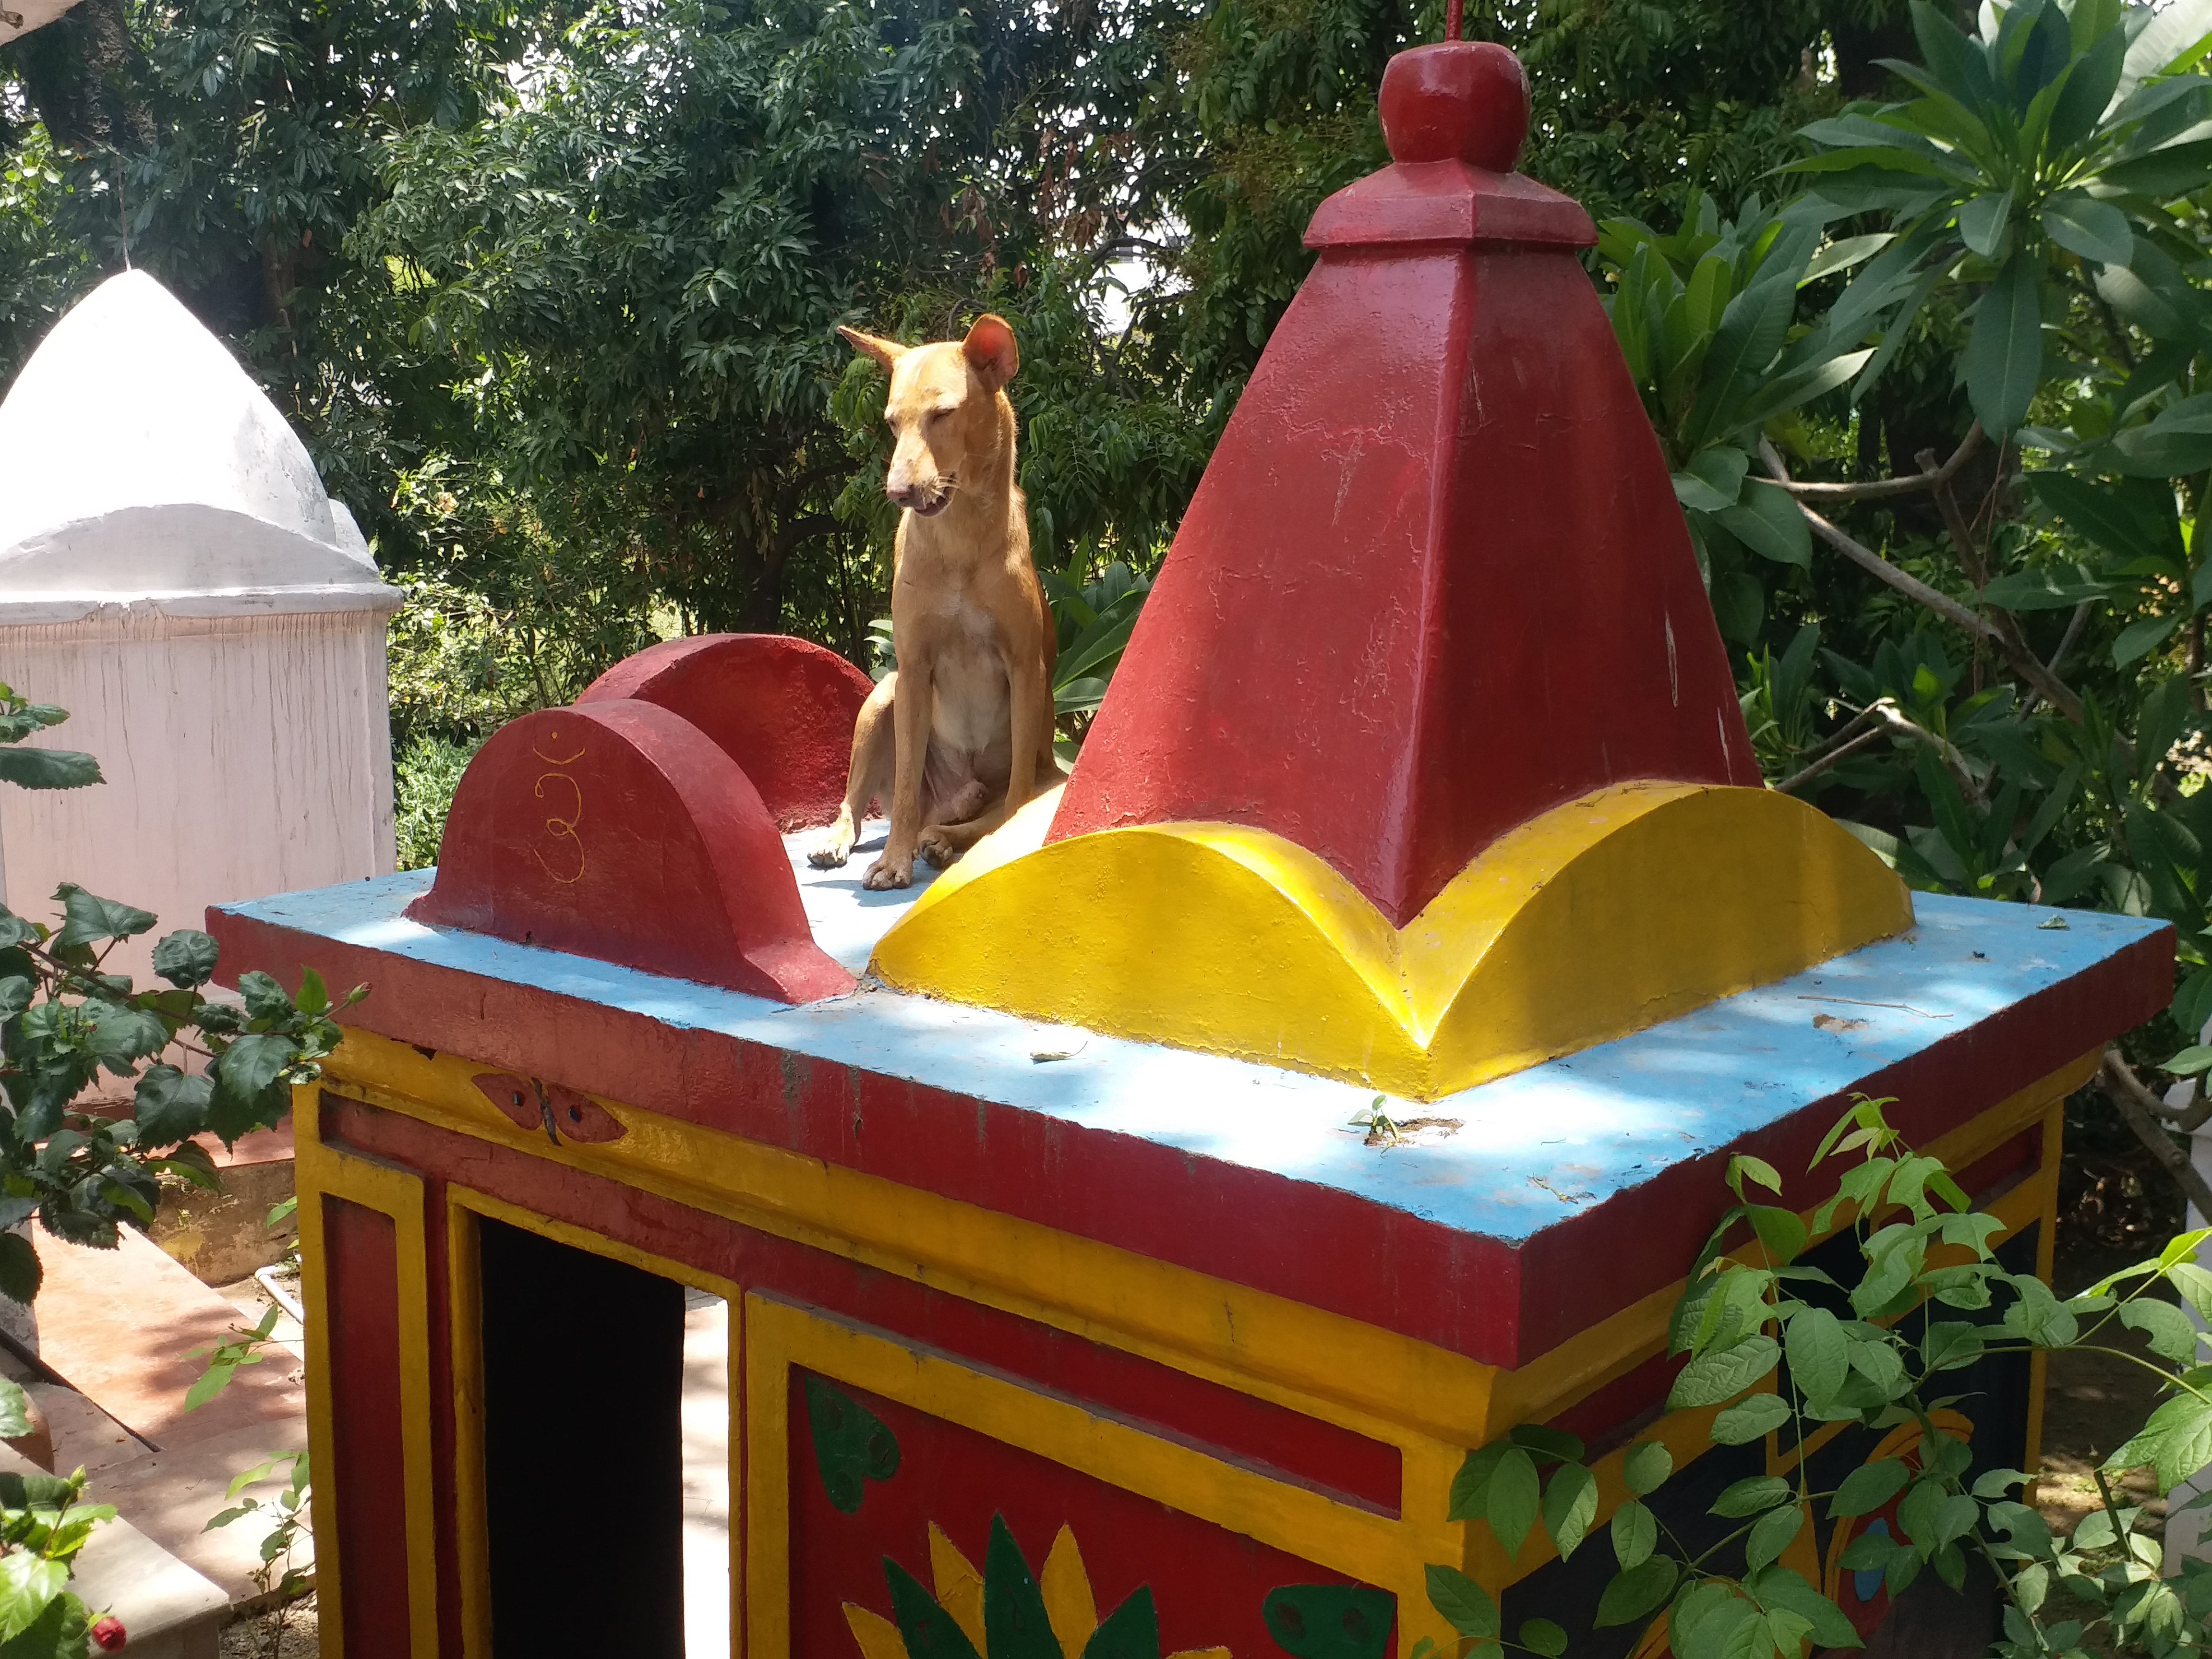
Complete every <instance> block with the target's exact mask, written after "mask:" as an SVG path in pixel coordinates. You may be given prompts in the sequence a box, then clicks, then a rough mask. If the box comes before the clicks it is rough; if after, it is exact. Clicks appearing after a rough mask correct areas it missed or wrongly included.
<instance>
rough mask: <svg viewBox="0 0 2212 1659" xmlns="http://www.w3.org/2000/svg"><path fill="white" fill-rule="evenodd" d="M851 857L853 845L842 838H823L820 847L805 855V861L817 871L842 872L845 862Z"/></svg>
mask: <svg viewBox="0 0 2212 1659" xmlns="http://www.w3.org/2000/svg"><path fill="white" fill-rule="evenodd" d="M852 855H853V843H852V842H850V841H848V840H847V839H846V838H845V837H844V836H825V837H823V841H822V842H821V844H820V845H818V846H817V847H816V848H814V849H813V851H811V852H810V853H809V854H807V855H806V861H807V862H808V863H809V864H811V865H812V866H814V867H815V868H816V869H817V870H842V869H843V868H844V867H845V860H847V859H848V858H850V857H852Z"/></svg>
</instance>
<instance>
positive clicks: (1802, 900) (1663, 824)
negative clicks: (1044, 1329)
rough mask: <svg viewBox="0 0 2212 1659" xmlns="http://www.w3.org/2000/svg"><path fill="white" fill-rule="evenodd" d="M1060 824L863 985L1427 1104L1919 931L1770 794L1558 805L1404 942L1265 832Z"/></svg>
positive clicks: (973, 870)
mask: <svg viewBox="0 0 2212 1659" xmlns="http://www.w3.org/2000/svg"><path fill="white" fill-rule="evenodd" d="M1057 804H1058V803H1057V797H1056V795H1055V794H1048V795H1045V796H1042V797H1040V798H1039V799H1036V800H1035V801H1032V802H1031V803H1030V805H1028V806H1026V807H1024V809H1023V810H1022V811H1020V812H1018V813H1017V814H1016V815H1015V816H1014V817H1013V818H1012V819H1011V820H1009V821H1008V823H1006V826H1005V827H1004V828H1002V829H1000V830H999V831H998V832H997V833H996V834H995V835H994V836H989V837H987V838H986V840H985V841H984V842H983V843H981V845H979V846H978V847H977V848H975V851H974V852H973V853H971V854H969V856H968V858H966V859H964V860H962V861H961V863H959V864H958V865H956V866H954V867H953V868H952V869H951V871H949V872H946V873H945V875H943V876H941V877H939V878H938V880H937V882H936V883H935V884H934V885H933V886H932V887H931V888H930V889H929V890H928V891H927V892H925V893H924V894H923V895H922V896H921V898H919V899H918V900H916V901H915V903H914V905H913V906H912V907H911V908H909V909H908V911H907V913H906V915H904V916H902V918H901V919H900V920H899V921H897V922H896V924H895V925H894V926H893V927H891V929H890V932H889V933H885V934H884V938H883V939H882V940H881V942H880V943H879V944H878V945H877V947H876V952H875V956H874V957H873V958H872V961H871V962H870V963H869V966H870V968H871V969H872V971H873V972H874V973H876V974H877V975H878V976H879V977H881V978H882V979H883V980H884V981H885V982H887V983H889V984H890V985H894V986H896V987H898V988H900V989H902V990H906V991H913V992H918V993H921V994H926V995H929V996H934V997H940V998H944V999H945V1000H949V1001H953V1002H963V1003H971V1004H975V1005H979V1006H985V1007H991V1008H999V1009H1003V1010H1005V1011H1006V1012H1011V1013H1016V1014H1020V1015H1023V1016H1024V1017H1027V1018H1037V1019H1048V1020H1056V1021H1060V1022H1064V1023H1066V1024H1073V1025H1081V1026H1085V1027H1087V1028H1088V1029H1090V1030H1097V1031H1109V1032H1113V1033H1115V1034H1116V1035H1119V1036H1132V1037H1138V1038H1142V1039H1145V1040H1146V1041H1151V1042H1165V1043H1169V1044H1172V1045H1174V1046H1176V1047H1178V1048H1195V1049H1200V1050H1202V1051H1205V1052H1207V1053H1212V1054H1235V1055H1237V1056H1240V1057H1242V1058H1244V1059H1249V1060H1261V1061H1265V1062H1267V1063H1268V1064H1270V1065H1278V1066H1291V1067H1295V1068H1297V1069H1298V1070H1302V1071H1309V1072H1316V1073H1321V1074H1322V1075H1323V1076H1327V1077H1335V1078H1342V1079H1347V1080H1349V1081H1353V1082H1358V1083H1362V1084H1366V1085H1372V1086H1374V1087H1376V1088H1380V1089H1383V1090H1386V1091H1389V1092H1391V1093H1394V1094H1397V1095H1401V1096H1404V1097H1410V1098H1413V1099H1423V1100H1428V1099H1434V1098H1436V1097H1437V1096H1439V1095H1443V1094H1448V1093H1450V1092H1452V1091H1455V1090H1459V1089H1463V1088H1468V1087H1470V1086H1472V1085H1475V1084H1478V1083H1481V1082H1485V1081H1486V1080H1488V1079H1492V1078H1496V1077H1502V1076H1504V1075H1505V1074H1506V1073H1511V1072H1516V1071H1520V1070H1522V1069H1525V1068H1526V1067H1528V1066H1533V1065H1535V1064H1537V1063H1539V1062H1541V1061H1542V1060H1547V1059H1550V1058H1552V1057H1553V1056H1555V1055H1559V1054H1570V1053H1572V1052H1574V1051H1575V1050H1577V1049H1580V1048H1588V1047H1589V1046H1590V1045H1591V1044H1593V1043H1596V1042H1605V1041H1607V1040H1608V1039H1610V1038H1613V1037H1617V1036H1624V1035H1626V1033H1628V1032H1631V1031H1636V1030H1643V1029H1644V1028H1645V1027H1647V1026H1650V1025H1654V1024H1658V1023H1659V1022H1660V1021H1662V1020H1666V1019H1671V1018H1674V1017H1675V1016H1677V1015H1680V1014H1682V1013H1686V1012H1689V1011H1690V1010H1691V1009H1693V1008H1697V1007H1700V1006H1704V1005H1705V1004H1706V1003H1709V1002H1711V1001H1714V1000H1717V999H1718V998H1720V997H1723V996H1728V995H1730V994H1734V993H1735V992H1737V991H1741V990H1745V989H1747V988H1748V987H1752V986H1754V985H1763V984H1766V983H1769V982H1771V981H1774V980H1778V979H1782V978H1784V977H1786V976H1788V975H1790V974H1793V973H1796V972H1797V971H1799V970H1800V969H1804V968H1808V967H1810V966H1812V965H1813V964H1814V963H1819V962H1825V961H1826V960H1827V959H1828V958H1830V957H1835V956H1838V955H1841V954H1842V953H1843V952H1844V951H1851V950H1856V949H1857V948H1858V947H1859V946H1861V945H1867V944H1869V943H1871V942H1872V941H1874V940H1875V939H1884V938H1887V937H1889V936H1890V935H1892V934H1894V933H1902V932H1903V931H1905V929H1906V928H1908V927H1911V925H1912V907H1911V900H1910V898H1909V896H1908V895H1907V893H1906V891H1905V885H1904V884H1903V883H1902V882H1900V881H1899V879H1898V878H1897V877H1896V876H1895V874H1893V872H1891V871H1889V870H1888V869H1887V868H1886V867H1885V866H1883V865H1882V863H1881V860H1879V859H1877V858H1876V857H1875V855H1874V854H1872V853H1871V852H1869V850H1868V849H1867V848H1865V847H1864V846H1863V845H1862V844H1861V843H1860V842H1857V840H1855V839H1854V838H1853V837H1852V836H1850V835H1849V834H1847V833H1846V832H1845V831H1844V830H1843V829H1840V828H1838V826H1837V824H1836V823H1835V822H1834V821H1833V820H1832V819H1831V818H1830V817H1828V816H1827V815H1826V813H1823V812H1820V811H1817V810H1816V809H1814V808H1813V807H1810V806H1808V805H1805V803H1803V802H1802V801H1800V800H1797V799H1795V798H1793V797H1791V796H1789V795H1784V794H1780V793H1776V792H1774V791H1772V790H1767V789H1739V788H1724V787H1712V786H1707V785H1698V784H1679V783H1650V782H1645V783H1630V784H1622V785H1619V786H1616V787H1612V788H1609V789H1603V790H1600V791H1598V792H1596V793H1594V794H1589V795H1585V796H1583V797H1582V798H1581V799H1577V800H1573V801H1570V802H1567V803H1566V804H1565V805H1561V806H1557V807H1554V808H1553V809H1552V810H1551V811H1548V812H1546V813H1543V814H1542V815H1541V816H1540V817H1536V818H1534V819H1533V820H1531V821H1530V822H1529V823H1525V824H1523V825H1522V826H1521V827H1520V828H1519V829H1515V830H1513V831H1511V832H1510V834H1508V835H1506V836H1502V837H1501V838H1499V839H1498V841H1497V842H1494V843H1492V845H1491V846H1490V847H1489V848H1486V849H1485V850H1484V851H1483V853H1482V854H1480V856H1479V857H1478V858H1476V860H1474V863H1472V864H1470V865H1469V866H1468V867H1467V868H1466V869H1465V870H1463V871H1462V872H1460V873H1459V874H1458V875H1457V876H1455V878H1453V879H1452V881H1451V882H1450V884H1449V885H1447V886H1446V887H1445V889H1444V890H1443V892H1441V893H1439V894H1438V895H1437V896H1436V898H1435V899H1433V900H1432V901H1431V902H1430V903H1429V905H1428V906H1427V908H1425V909H1424V910H1423V911H1422V912H1421V913H1420V915H1418V916H1416V917H1414V918H1413V921H1411V922H1409V923H1408V924H1407V926H1406V927H1404V928H1403V929H1400V928H1395V927H1392V926H1391V925H1390V923H1389V921H1388V920H1387V919H1386V918H1385V917H1384V916H1383V915H1382V914H1381V913H1380V912H1378V911H1377V910H1376V908H1374V906H1373V905H1371V904H1370V903H1369V902H1368V901H1367V900H1366V898H1365V897H1364V896H1363V895H1362V894H1361V893H1360V892H1359V891H1358V889H1357V888H1355V887H1354V886H1353V885H1352V884H1351V882H1349V881H1348V880H1346V878H1344V876H1343V875H1342V874H1340V872H1338V871H1337V870H1336V869H1335V868H1334V866H1331V865H1329V864H1328V863H1327V862H1326V861H1324V860H1322V859H1321V858H1319V857H1317V856H1316V855H1315V854H1312V853H1310V852H1308V851H1307V850H1306V849H1305V848H1302V847H1299V846H1297V845H1296V844H1295V843H1293V842H1289V841H1286V840H1285V839H1283V838H1282V837H1281V836H1275V835H1273V834H1270V833H1269V832H1268V831H1267V830H1264V829H1252V828H1249V827H1248V826H1244V825H1241V824H1229V823H1165V824H1147V825H1139V826H1135V827H1133V828H1127V829H1106V830H1100V831H1097V833H1095V834H1091V835H1087V836H1075V837H1073V838H1072V839H1070V840H1067V841H1062V842H1050V843H1046V842H1045V841H1044V836H1045V834H1046V832H1047V831H1048V829H1049V828H1050V824H1051V818H1052V813H1053V811H1054V809H1055V808H1056V806H1057ZM1692 870H1708V871H1712V872H1718V873H1717V878H1714V879H1711V880H1704V881H1693V880H1688V879H1686V878H1685V872H1688V871H1692ZM1040 916H1050V917H1051V918H1052V923H1051V925H1050V926H1049V927H1040V926H1039V925H1038V922H1037V919H1038V918H1039V917H1040Z"/></svg>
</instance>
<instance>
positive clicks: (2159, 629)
mask: <svg viewBox="0 0 2212 1659" xmlns="http://www.w3.org/2000/svg"><path fill="white" fill-rule="evenodd" d="M2180 626H2181V613H2180V612H2179V611H2175V612H2174V613H2173V614H2172V616H2167V617H2140V618H2138V619H2137V620H2136V621H2134V622H2131V623H2129V624H2128V625H2127V626H2126V627H2125V628H2123V629H2121V630H2120V636H2119V637H2118V639H2116V640H2114V641H2112V666H2113V667H2115V668H2125V667H2127V666H2128V665H2130V664H2131V663H2135V662H2139V661H2141V660H2142V659H2143V658H2145V657H2147V656H2148V655H2149V654H2150V653H2152V652H2153V651H2154V650H2156V649H2157V648H2158V647H2160V645H2162V644H2164V643H2165V641H2166V635H2169V634H2171V633H2172V632H2173V630H2174V629H2177V628H2179V627H2180Z"/></svg>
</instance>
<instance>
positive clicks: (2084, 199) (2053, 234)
mask: <svg viewBox="0 0 2212 1659" xmlns="http://www.w3.org/2000/svg"><path fill="white" fill-rule="evenodd" d="M2040 217H2041V218H2042V221H2043V229H2044V234H2046V235H2047V236H2049V237H2050V238H2051V240H2052V241H2054V242H2056V243H2057V244H2058V246H2061V247H2063V248H2064V249H2065V250H2066V251H2067V252H2069V253H2078V254H2080V255H2081V257H2082V258H2085V259H2093V260H2095V261H2096V262H2097V263H2098V264H2107V265H2124V264H2127V263H2128V261H2129V260H2130V259H2131V258H2134V257H2135V252H2136V237H2135V232H2134V231H2133V230H2131V229H2130V228H2129V226H2128V216H2127V215H2126V214H2124V213H2123V212H2121V211H2120V210H2119V209H2118V208H2116V207H2114V206H2113V205H2112V204H2111V203H2110V202H2100V201H2098V200H2097V199H2096V198H2095V197H2090V196H2082V195H2080V194H2077V193H2076V192H2075V191H2062V192H2061V193H2060V194H2058V195H2057V196H2054V197H2051V199H2050V200H2049V201H2047V202H2045V204H2043V209H2042V212H2041V215H2040Z"/></svg>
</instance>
